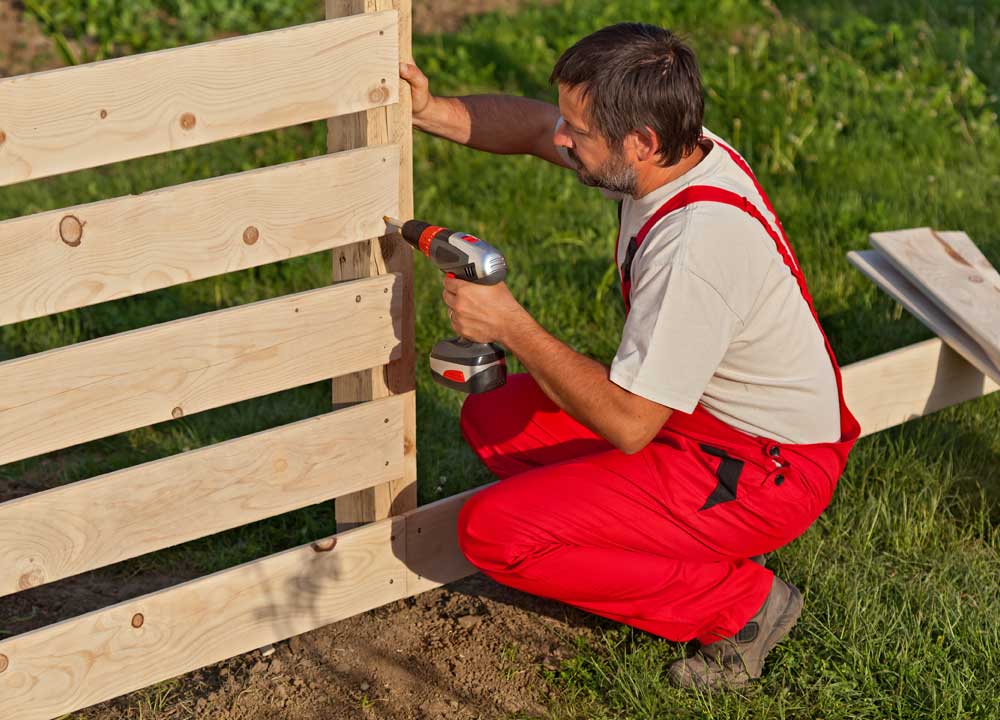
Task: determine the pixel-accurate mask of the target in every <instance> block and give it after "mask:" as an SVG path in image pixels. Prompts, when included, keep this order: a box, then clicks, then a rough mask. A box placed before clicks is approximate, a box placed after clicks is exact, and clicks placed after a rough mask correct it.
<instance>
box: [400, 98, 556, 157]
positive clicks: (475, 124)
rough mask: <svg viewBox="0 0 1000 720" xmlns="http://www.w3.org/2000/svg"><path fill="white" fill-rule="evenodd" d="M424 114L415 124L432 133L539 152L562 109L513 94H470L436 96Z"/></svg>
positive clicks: (487, 146) (486, 146) (508, 150)
mask: <svg viewBox="0 0 1000 720" xmlns="http://www.w3.org/2000/svg"><path fill="white" fill-rule="evenodd" d="M422 115H423V116H422V117H421V118H419V119H418V118H416V117H414V120H413V125H414V127H416V128H417V129H419V130H423V131H424V132H427V133H430V134H432V135H437V136H438V137H442V138H445V139H447V140H451V141H453V142H457V143H461V144H463V145H468V146H469V147H472V148H475V149H477V150H485V151H487V152H492V153H498V154H517V153H523V154H536V153H537V151H538V149H539V143H540V140H541V139H542V138H543V137H544V136H545V135H546V134H548V133H550V132H551V129H552V127H553V126H554V125H555V121H556V118H558V116H559V109H558V108H556V107H555V106H554V105H551V104H549V103H545V102H542V101H540V100H532V99H530V98H522V97H516V96H512V95H467V96H465V97H435V98H434V100H433V101H432V107H430V108H429V109H428V111H425V112H424V113H423V114H422Z"/></svg>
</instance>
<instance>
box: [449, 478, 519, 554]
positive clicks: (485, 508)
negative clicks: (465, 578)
mask: <svg viewBox="0 0 1000 720" xmlns="http://www.w3.org/2000/svg"><path fill="white" fill-rule="evenodd" d="M493 489H494V488H485V489H483V490H480V491H479V492H477V493H476V494H474V495H473V496H472V497H470V498H469V499H468V500H466V501H465V504H464V505H463V506H462V509H461V510H460V511H459V513H458V523H457V531H458V547H459V549H460V550H461V551H462V554H463V555H465V557H466V559H467V560H468V561H469V562H470V563H472V564H473V565H475V566H476V567H477V568H479V569H480V570H483V571H486V572H497V571H503V570H506V569H507V568H508V567H509V565H510V563H511V557H510V551H511V544H510V540H511V537H510V534H509V533H505V532H504V531H503V526H504V525H507V524H508V523H506V522H505V521H504V520H503V518H504V516H505V515H506V514H507V511H506V508H504V507H503V505H502V503H501V502H498V500H499V498H500V497H501V494H499V493H494V492H491V490H493Z"/></svg>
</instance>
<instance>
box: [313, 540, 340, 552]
mask: <svg viewBox="0 0 1000 720" xmlns="http://www.w3.org/2000/svg"><path fill="white" fill-rule="evenodd" d="M309 547H311V548H312V549H313V551H314V552H318V553H325V552H330V551H331V550H333V549H334V548H335V547H337V538H324V539H323V540H317V541H316V542H314V543H312V544H311V545H310V546H309Z"/></svg>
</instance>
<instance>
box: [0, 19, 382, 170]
mask: <svg viewBox="0 0 1000 720" xmlns="http://www.w3.org/2000/svg"><path fill="white" fill-rule="evenodd" d="M397 25H398V16H397V13H396V12H394V11H392V12H384V13H377V14H371V15H355V16H352V17H346V18H340V19H336V20H326V21H323V22H317V23H311V24H309V25H301V26H298V27H293V28H286V29H282V30H274V31H271V32H265V33H258V34H255V35H247V36H244V37H238V38H229V39H226V40H217V41H213V42H207V43H202V44H200V45H191V46H188V47H182V48H174V49H171V50H162V51H159V52H152V53H145V54H142V55H133V56H130V57H124V58H118V59H115V60H106V61H103V62H97V63H91V64H88V65H79V66H76V67H71V68H64V69H60V70H50V71H46V72H40V73H34V74H31V75H21V76H17V77H12V78H6V79H3V80H0V185H9V184H11V183H15V182H21V181H23V180H30V179H34V178H40V177H45V176H48V175H54V174H56V173H62V172H68V171H71V170H79V169H82V168H88V167H95V166H97V165H105V164H107V163H112V162H117V161H119V160H128V159H130V158H136V157H142V156H145V155H152V154H154V153H159V152H163V151H166V150H176V149H178V148H185V147H191V146H194V145H203V144H205V143H210V142H215V141H217V140H224V139H226V138H233V137H237V136H240V135H249V134H251V133H257V132H261V131H263V130H270V129H273V128H279V127H285V126H288V125H294V124H297V123H304V122H309V121H312V120H320V119H322V118H328V117H333V116H336V115H343V114H346V113H351V112H357V111H359V110H366V109H369V108H374V107H381V106H384V105H389V104H392V103H395V102H397V100H398V97H399V83H398V76H399V71H398V63H399V37H398V31H397Z"/></svg>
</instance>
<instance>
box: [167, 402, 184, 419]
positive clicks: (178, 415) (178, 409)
mask: <svg viewBox="0 0 1000 720" xmlns="http://www.w3.org/2000/svg"><path fill="white" fill-rule="evenodd" d="M170 414H171V415H173V416H174V420H176V419H178V418H182V417H184V409H183V408H182V407H181V406H180V405H178V406H177V407H175V408H174V409H173V410H172V411H171V413H170Z"/></svg>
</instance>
